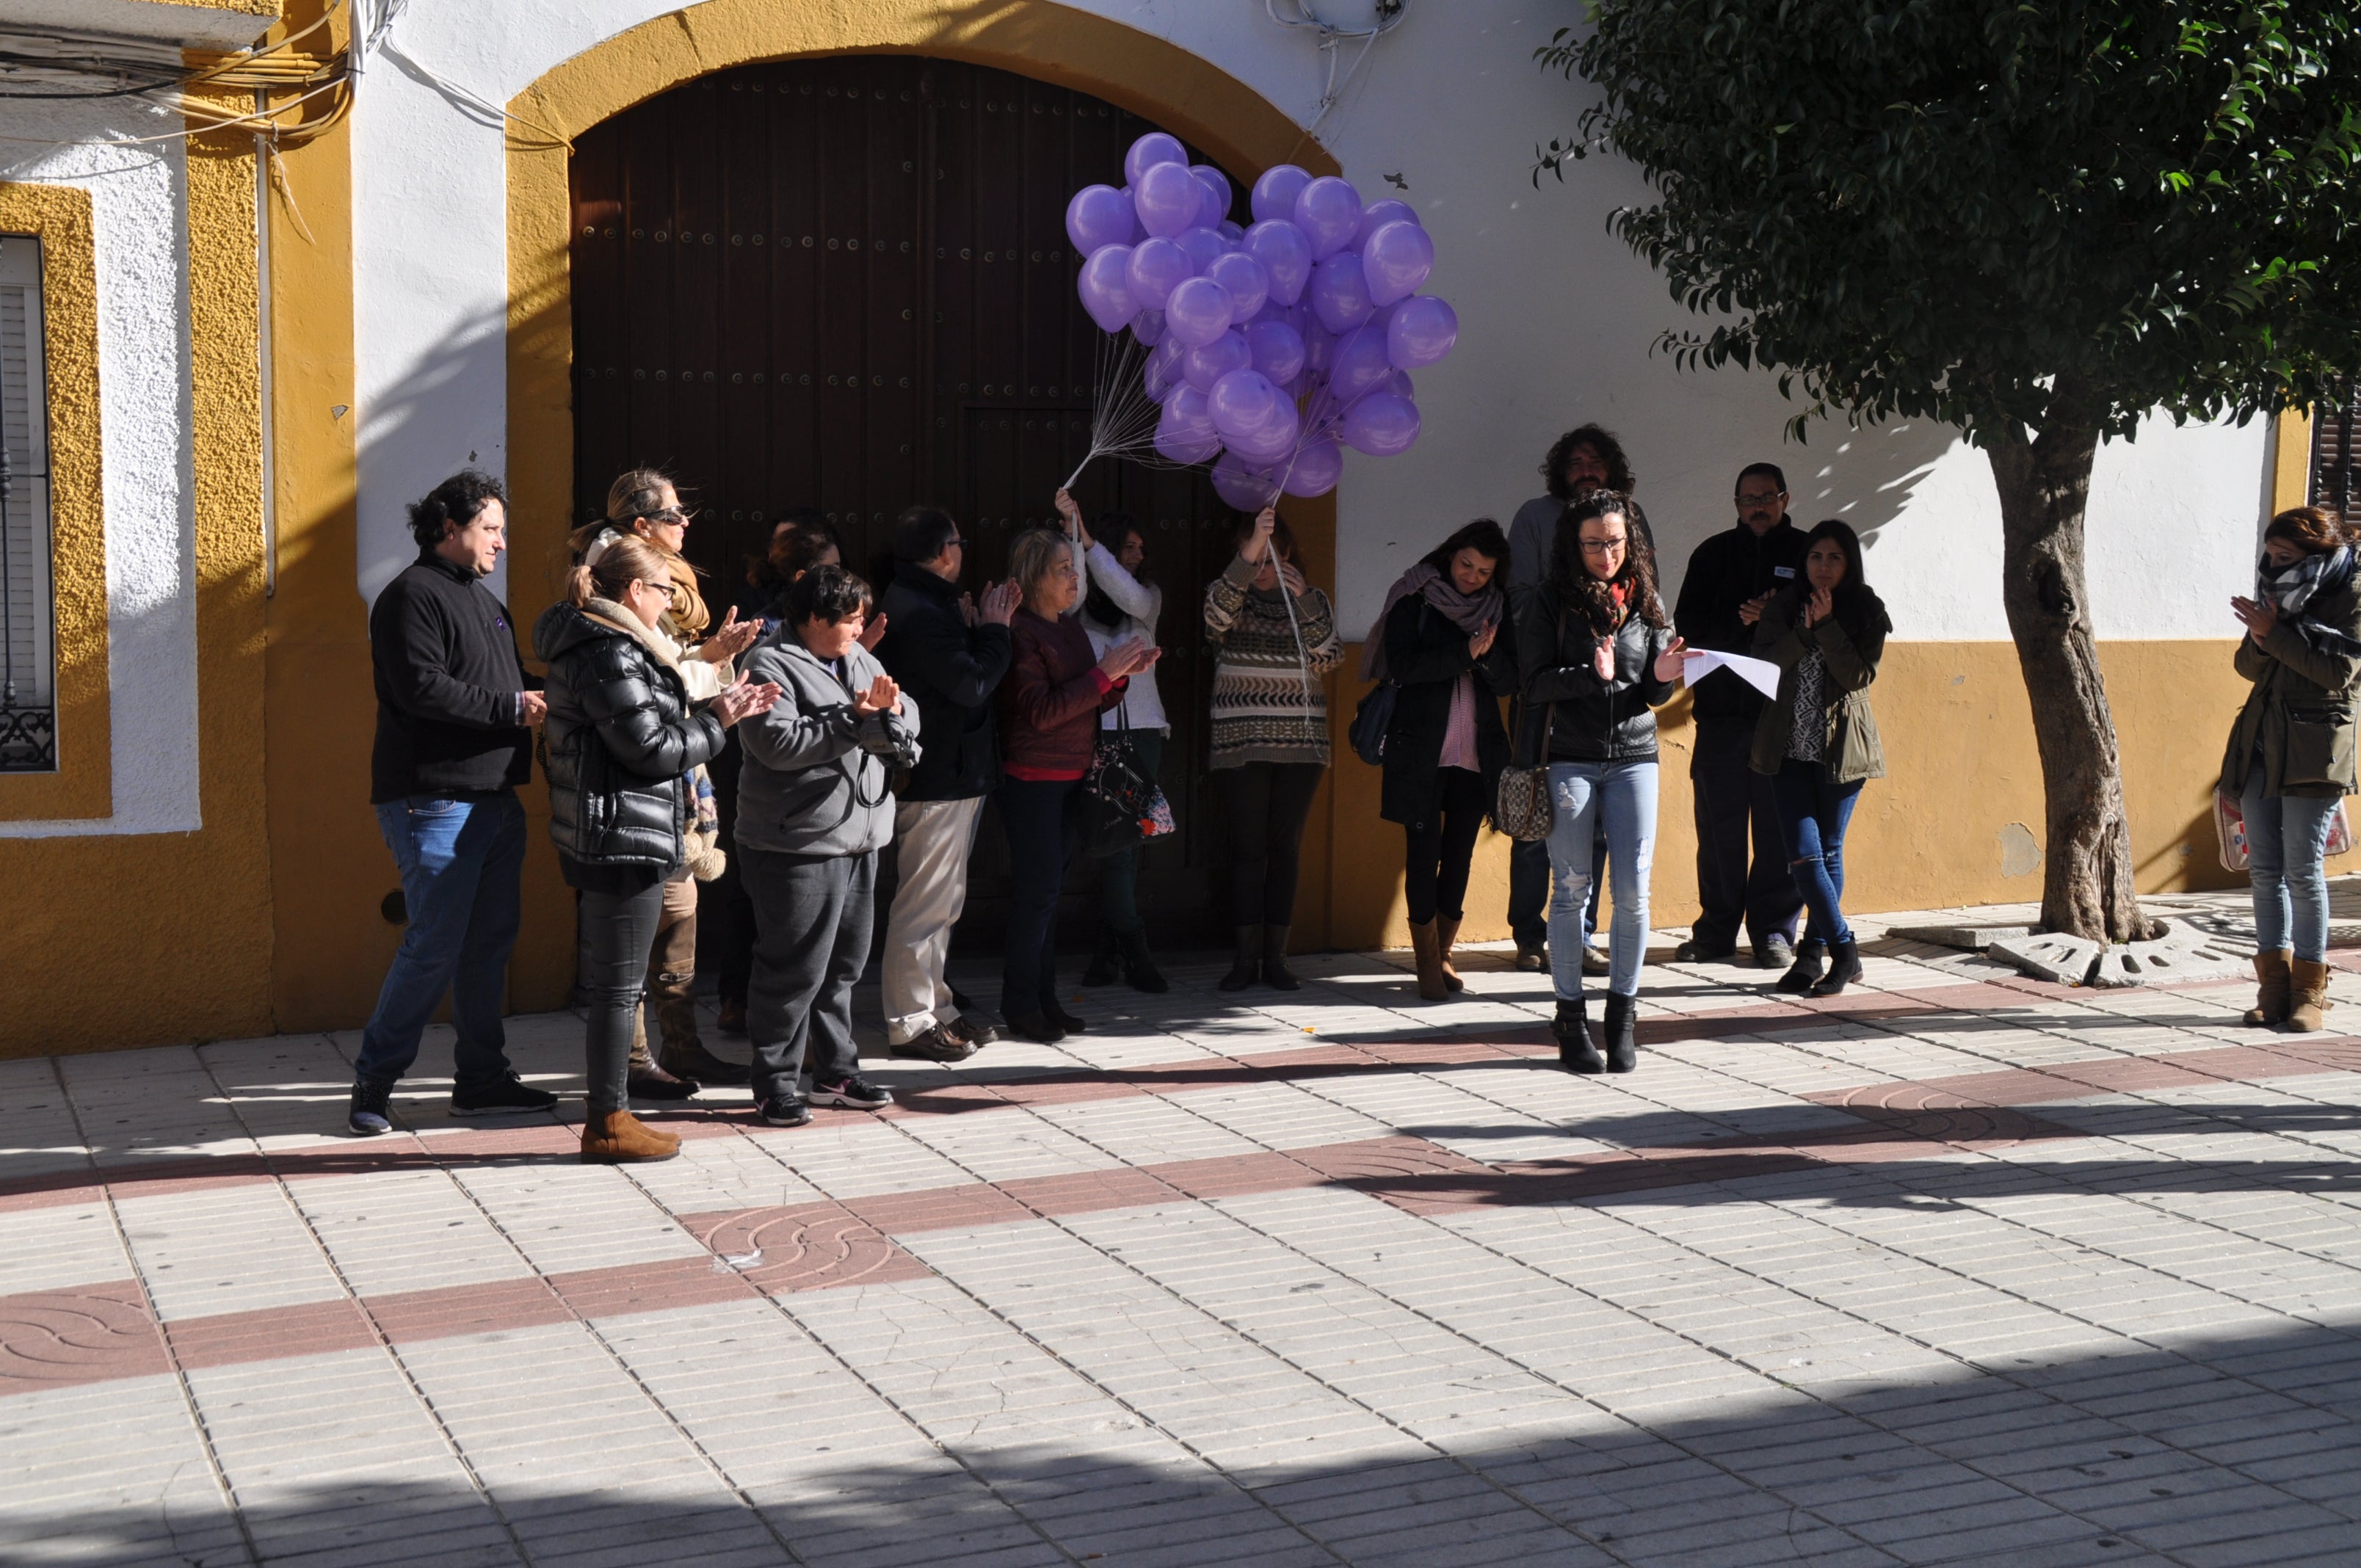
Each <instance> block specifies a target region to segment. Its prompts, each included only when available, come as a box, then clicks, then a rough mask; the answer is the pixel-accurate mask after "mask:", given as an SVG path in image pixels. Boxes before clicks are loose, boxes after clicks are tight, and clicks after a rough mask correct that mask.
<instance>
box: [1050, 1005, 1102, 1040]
mask: <svg viewBox="0 0 2361 1568" xmlns="http://www.w3.org/2000/svg"><path fill="white" fill-rule="evenodd" d="M1041 1012H1042V1014H1043V1016H1045V1017H1047V1018H1048V1019H1049V1022H1051V1023H1052V1024H1055V1025H1058V1027H1060V1029H1063V1030H1065V1031H1066V1033H1068V1034H1069V1035H1079V1034H1081V1033H1082V1031H1083V1030H1085V1029H1087V1028H1089V1027H1090V1025H1088V1024H1087V1023H1085V1022H1083V1021H1082V1019H1080V1018H1077V1017H1075V1016H1074V1015H1073V1014H1071V1013H1069V1012H1067V1011H1066V1010H1065V1009H1064V1008H1062V1007H1060V1006H1059V1005H1058V1003H1056V1002H1055V1001H1049V1002H1044V1003H1041Z"/></svg>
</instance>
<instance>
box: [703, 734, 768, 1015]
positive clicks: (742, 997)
mask: <svg viewBox="0 0 2361 1568" xmlns="http://www.w3.org/2000/svg"><path fill="white" fill-rule="evenodd" d="M744 766H745V757H744V756H743V754H742V753H741V752H740V751H739V750H738V732H737V731H736V730H735V729H732V730H731V731H730V739H729V744H728V745H726V746H724V747H723V748H722V749H721V754H720V755H719V756H718V757H716V758H714V759H713V761H712V762H709V763H708V764H707V765H706V770H705V771H706V775H707V776H708V778H710V779H712V781H713V808H714V811H715V813H716V814H717V815H718V816H719V818H720V826H721V838H720V840H719V841H720V842H721V843H723V844H724V845H731V844H735V843H737V841H738V773H739V771H740V770H741V768H743V767H744ZM697 897H698V906H697V968H698V969H701V970H712V971H713V973H714V975H715V976H716V978H717V980H718V981H719V989H720V992H721V1000H722V1001H724V1002H734V1003H738V1005H740V1006H741V1007H743V1006H744V1005H745V1004H746V977H747V976H748V975H750V974H752V972H753V970H754V901H753V900H752V898H750V897H748V896H747V894H746V879H745V878H744V877H743V876H742V875H741V874H740V872H739V864H738V857H737V855H736V854H734V853H733V854H730V855H729V856H728V857H727V858H726V859H725V860H724V861H723V864H722V868H721V874H720V875H719V876H718V877H715V878H714V879H713V880H712V881H711V882H709V883H706V884H705V885H704V886H703V887H702V888H700V889H698V891H697Z"/></svg>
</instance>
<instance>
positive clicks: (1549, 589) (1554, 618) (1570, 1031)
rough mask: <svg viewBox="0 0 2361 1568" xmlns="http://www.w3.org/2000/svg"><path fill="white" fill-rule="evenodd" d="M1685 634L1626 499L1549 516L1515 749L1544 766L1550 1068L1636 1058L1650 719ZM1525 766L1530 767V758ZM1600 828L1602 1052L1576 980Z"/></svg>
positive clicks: (1614, 496) (1526, 627)
mask: <svg viewBox="0 0 2361 1568" xmlns="http://www.w3.org/2000/svg"><path fill="white" fill-rule="evenodd" d="M1682 648H1683V643H1682V641H1681V640H1680V639H1679V638H1678V637H1676V636H1675V635H1674V634H1673V630H1672V628H1671V626H1670V625H1669V624H1668V623H1667V621H1666V620H1665V616H1664V603H1663V601H1662V600H1661V599H1659V598H1657V597H1656V562H1655V555H1654V553H1653V551H1652V550H1650V549H1649V547H1648V545H1647V543H1646V542H1645V541H1644V540H1639V539H1637V538H1636V536H1635V534H1634V532H1633V530H1632V527H1631V498H1629V497H1628V496H1625V495H1623V494H1622V493H1620V491H1616V490H1603V489H1602V490H1592V491H1590V492H1589V493H1588V494H1587V495H1585V496H1583V497H1581V498H1580V499H1577V500H1576V501H1575V502H1574V504H1573V505H1571V506H1569V507H1567V508H1566V510H1565V516H1564V517H1562V518H1560V519H1559V520H1558V525H1557V535H1556V538H1555V540H1554V543H1553V545H1552V549H1551V554H1550V566H1549V575H1548V576H1546V577H1545V578H1543V581H1542V584H1541V586H1540V587H1537V588H1535V589H1534V590H1533V592H1532V597H1531V598H1528V599H1527V600H1526V601H1525V603H1524V605H1523V606H1522V608H1521V610H1520V612H1519V616H1518V624H1517V667H1518V669H1519V670H1521V672H1523V680H1524V704H1523V712H1522V722H1521V726H1520V733H1519V735H1518V737H1517V745H1518V754H1519V756H1520V757H1521V758H1540V759H1542V760H1543V762H1546V763H1547V765H1548V768H1549V799H1550V809H1551V816H1550V830H1549V852H1550V905H1549V957H1550V981H1551V987H1552V989H1553V990H1554V992H1556V996H1557V1016H1556V1017H1555V1018H1554V1020H1553V1021H1552V1022H1551V1025H1550V1028H1551V1031H1552V1032H1553V1033H1554V1034H1555V1035H1556V1036H1557V1042H1558V1045H1557V1049H1558V1061H1559V1064H1560V1065H1561V1066H1563V1067H1565V1069H1567V1070H1568V1071H1571V1072H1601V1071H1604V1072H1630V1071H1631V1069H1633V1068H1634V1067H1635V1066H1637V1065H1638V1063H1639V1054H1638V1053H1639V1035H1638V1031H1637V1028H1636V1022H1637V1014H1638V1009H1639V996H1640V966H1641V964H1642V962H1643V961H1645V959H1646V958H1647V956H1648V875H1649V869H1650V866H1651V863H1652V862H1653V860H1654V857H1655V848H1656V716H1655V714H1654V712H1653V708H1654V707H1655V706H1656V705H1657V704H1659V703H1662V702H1665V701H1667V700H1669V699H1670V698H1671V696H1672V695H1673V689H1674V687H1675V685H1677V684H1678V683H1679V681H1680V677H1681V651H1682ZM1527 765H1530V764H1527ZM1602 819H1603V820H1604V822H1605V824H1606V828H1607V856H1608V865H1609V871H1610V873H1611V874H1610V881H1611V882H1612V884H1613V886H1614V890H1615V922H1614V927H1613V934H1612V936H1611V937H1610V938H1609V970H1608V977H1607V1014H1606V1027H1605V1030H1604V1033H1605V1035H1606V1037H1607V1053H1606V1056H1605V1057H1604V1058H1601V1057H1600V1055H1599V1052H1598V1047H1597V1046H1595V1045H1593V1044H1592V1043H1591V1039H1590V1021H1589V1017H1588V1014H1587V1012H1586V1010H1585V998H1584V995H1583V989H1582V909H1583V903H1584V900H1585V899H1586V898H1587V896H1588V894H1589V892H1590V878H1591V858H1590V851H1591V840H1592V838H1593V836H1594V834H1595V833H1596V831H1597V828H1598V823H1599V822H1600V821H1601V820H1602Z"/></svg>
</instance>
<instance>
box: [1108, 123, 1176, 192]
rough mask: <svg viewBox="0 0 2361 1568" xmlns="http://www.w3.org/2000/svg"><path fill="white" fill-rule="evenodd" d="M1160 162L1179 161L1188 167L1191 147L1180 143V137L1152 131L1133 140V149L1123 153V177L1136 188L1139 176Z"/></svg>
mask: <svg viewBox="0 0 2361 1568" xmlns="http://www.w3.org/2000/svg"><path fill="white" fill-rule="evenodd" d="M1159 163H1177V164H1179V165H1180V167H1181V168H1183V169H1186V168H1187V167H1188V166H1189V149H1188V148H1185V147H1182V146H1181V145H1180V140H1179V138H1178V137H1169V136H1166V135H1165V134H1164V133H1163V132H1162V131H1150V132H1148V134H1147V135H1146V136H1144V137H1140V138H1139V139H1138V140H1137V141H1136V142H1133V143H1132V144H1131V150H1130V151H1129V152H1126V153H1125V154H1124V155H1123V177H1124V178H1125V179H1126V180H1128V181H1131V183H1132V185H1133V187H1134V188H1135V189H1136V188H1137V186H1138V184H1139V177H1140V176H1141V175H1142V174H1144V173H1146V172H1147V171H1148V170H1149V169H1151V168H1153V167H1155V166H1156V165H1157V164H1159Z"/></svg>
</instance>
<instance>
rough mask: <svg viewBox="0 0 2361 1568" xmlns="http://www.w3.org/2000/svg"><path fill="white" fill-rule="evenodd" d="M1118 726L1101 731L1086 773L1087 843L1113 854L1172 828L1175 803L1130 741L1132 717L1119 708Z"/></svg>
mask: <svg viewBox="0 0 2361 1568" xmlns="http://www.w3.org/2000/svg"><path fill="white" fill-rule="evenodd" d="M1116 718H1117V723H1116V726H1115V729H1111V730H1109V729H1102V730H1100V731H1099V742H1098V747H1097V749H1096V750H1095V751H1093V752H1092V753H1091V767H1090V772H1088V773H1084V774H1083V775H1082V842H1083V843H1084V844H1085V845H1087V846H1088V847H1089V849H1090V852H1091V853H1092V854H1093V855H1112V854H1115V853H1116V852H1117V851H1118V850H1129V849H1133V848H1135V847H1137V846H1138V845H1140V844H1144V843H1146V842H1147V841H1148V839H1160V838H1163V837H1164V836H1165V835H1166V834H1168V833H1170V832H1171V831H1173V828H1174V826H1175V824H1174V823H1173V820H1172V806H1171V804H1170V802H1169V801H1167V800H1166V799H1165V798H1164V791H1163V789H1162V788H1161V787H1160V786H1159V785H1158V784H1157V782H1156V775H1155V774H1154V773H1149V772H1148V765H1147V764H1146V763H1145V762H1141V761H1140V760H1139V753H1138V751H1136V750H1134V749H1133V747H1132V744H1131V718H1130V716H1129V715H1128V714H1126V713H1124V712H1123V711H1122V710H1121V709H1120V708H1118V709H1117V710H1116Z"/></svg>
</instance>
